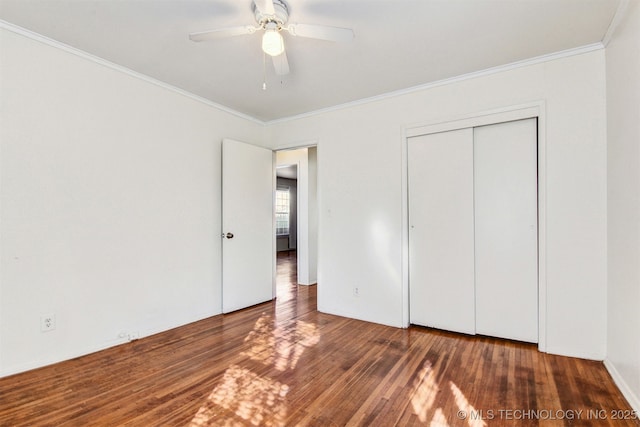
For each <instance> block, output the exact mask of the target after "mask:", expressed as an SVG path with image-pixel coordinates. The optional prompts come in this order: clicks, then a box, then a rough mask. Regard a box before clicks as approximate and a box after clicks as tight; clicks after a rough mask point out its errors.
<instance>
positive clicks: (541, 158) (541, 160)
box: [401, 100, 547, 352]
mask: <svg viewBox="0 0 640 427" xmlns="http://www.w3.org/2000/svg"><path fill="white" fill-rule="evenodd" d="M529 118H537V119H538V144H537V148H538V350H540V351H542V352H546V348H547V329H546V327H547V275H546V246H547V245H546V236H547V227H546V198H547V197H546V194H547V190H546V188H547V187H546V183H547V178H546V103H545V101H544V100H537V101H532V102H529V103H525V104H517V105H510V106H506V107H502V108H497V109H492V110H485V111H480V112H475V113H469V114H465V115H460V116H455V117H445V118H442V119H435V120H431V121H428V122H423V123H416V124H412V125H407V126H405V127H404V128H403V129H402V319H401V324H402V325H403V326H404V327H405V328H406V327H408V326H409V297H410V296H409V185H408V182H409V175H408V174H409V159H408V149H409V145H408V144H409V139H410V138H413V137H416V136H421V135H428V134H433V133H440V132H447V131H451V130H457V129H464V128H469V127H477V126H483V125H489V124H498V123H503V122H509V121H513V120H521V119H529Z"/></svg>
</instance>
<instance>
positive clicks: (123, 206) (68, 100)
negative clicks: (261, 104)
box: [0, 29, 264, 375]
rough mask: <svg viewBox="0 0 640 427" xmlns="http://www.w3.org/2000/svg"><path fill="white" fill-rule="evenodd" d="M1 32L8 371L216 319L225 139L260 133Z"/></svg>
mask: <svg viewBox="0 0 640 427" xmlns="http://www.w3.org/2000/svg"><path fill="white" fill-rule="evenodd" d="M0 31H1V32H0V37H1V39H0V42H1V43H2V49H0V55H1V56H0V61H1V63H2V67H1V68H2V71H1V72H2V75H1V78H0V85H1V86H0V90H1V97H0V98H1V100H2V101H1V102H2V105H1V107H2V126H1V127H0V150H1V151H0V152H1V158H0V182H1V194H0V203H1V207H0V216H1V218H2V222H1V226H0V236H1V241H0V251H1V252H0V258H1V264H0V375H7V374H10V373H14V372H18V371H22V370H26V369H29V368H32V367H36V366H41V365H44V364H47V363H51V362H55V361H59V360H63V359H68V358H71V357H75V356H78V355H80V354H84V353H87V352H91V351H94V350H97V349H101V348H104V347H108V346H111V345H115V344H118V343H121V342H124V341H125V340H126V339H125V338H122V337H120V336H119V335H120V334H121V333H123V332H124V333H130V332H138V333H140V334H141V335H143V336H144V335H146V334H150V333H153V332H157V331H161V330H165V329H169V328H172V327H175V326H178V325H181V324H185V323H188V322H192V321H195V320H198V319H201V318H204V317H207V316H211V315H214V314H217V313H220V311H221V298H220V297H221V283H220V280H221V271H220V256H221V254H220V249H221V245H220V239H219V232H220V221H221V219H220V162H221V159H220V151H221V150H220V142H221V140H222V138H223V137H230V138H234V139H239V140H245V141H248V142H251V141H253V142H260V140H261V138H263V135H264V127H263V126H262V125H259V124H256V123H254V122H252V121H249V120H246V119H244V118H241V117H237V116H234V115H231V114H229V113H226V112H224V111H222V110H220V109H216V108H214V107H212V106H210V105H206V104H204V103H201V102H198V101H195V100H193V99H191V98H188V97H186V96H183V95H180V94H178V93H176V92H172V91H170V90H167V89H165V88H162V87H160V86H157V85H155V84H152V83H149V82H147V81H143V80H141V79H139V78H136V77H133V76H131V75H128V74H126V73H123V72H121V71H117V70H114V69H112V68H109V67H106V66H104V65H100V64H98V63H96V62H94V61H91V60H88V59H86V58H85V57H82V56H78V55H75V54H72V53H69V52H67V51H65V50H61V49H58V48H55V47H52V46H50V45H47V44H43V43H40V42H39V41H35V40H33V39H30V38H27V37H25V36H22V35H19V34H16V33H14V32H11V31H8V30H4V29H2V30H0ZM46 314H55V316H56V320H57V328H56V329H55V330H54V331H50V332H46V333H43V332H41V331H40V316H41V315H46Z"/></svg>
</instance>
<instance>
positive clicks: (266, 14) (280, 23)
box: [189, 0, 354, 75]
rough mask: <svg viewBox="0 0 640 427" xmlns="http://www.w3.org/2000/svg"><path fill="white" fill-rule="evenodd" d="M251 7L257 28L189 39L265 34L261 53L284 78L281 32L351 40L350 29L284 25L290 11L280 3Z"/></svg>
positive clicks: (267, 0) (259, 1) (257, 2)
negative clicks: (264, 54)
mask: <svg viewBox="0 0 640 427" xmlns="http://www.w3.org/2000/svg"><path fill="white" fill-rule="evenodd" d="M251 7H252V10H253V14H254V16H255V20H256V25H243V26H239V27H229V28H219V29H215V30H208V31H201V32H197V33H191V34H189V39H191V40H192V41H194V42H201V41H207V40H216V39H221V38H226V37H233V36H241V35H245V34H253V33H255V32H256V31H264V34H263V35H262V50H263V51H264V53H266V54H267V55H270V56H272V57H273V66H274V68H275V71H276V74H278V75H285V74H288V73H289V62H288V61H287V54H286V52H285V49H284V39H283V38H282V34H281V32H282V31H283V30H284V31H286V32H288V33H289V34H291V35H292V36H298V37H308V38H312V39H319V40H328V41H334V42H346V41H351V40H352V39H353V37H354V34H353V30H351V29H350V28H339V27H330V26H326V25H312V24H287V22H288V20H289V8H288V7H287V4H286V3H285V2H284V1H283V0H253V2H252V6H251Z"/></svg>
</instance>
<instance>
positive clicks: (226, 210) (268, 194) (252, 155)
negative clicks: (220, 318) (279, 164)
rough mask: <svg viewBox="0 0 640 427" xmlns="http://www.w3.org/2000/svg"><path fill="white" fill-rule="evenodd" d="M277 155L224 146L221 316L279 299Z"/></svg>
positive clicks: (224, 143) (238, 145)
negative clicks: (276, 294) (276, 288)
mask: <svg viewBox="0 0 640 427" xmlns="http://www.w3.org/2000/svg"><path fill="white" fill-rule="evenodd" d="M273 158H274V154H273V152H272V151H271V150H267V149H265V148H261V147H257V146H254V145H249V144H245V143H242V142H238V141H232V140H224V141H222V236H223V237H222V311H223V312H224V313H228V312H231V311H234V310H238V309H241V308H244V307H249V306H251V305H255V304H258V303H261V302H264V301H268V300H271V299H273V297H274V277H275V272H274V269H275V258H274V257H275V255H274V254H275V246H274V245H275V240H274V239H275V230H274V213H273V212H274V210H273V203H274V193H273V191H274V183H275V172H274V171H275V169H274V166H273V160H274V159H273Z"/></svg>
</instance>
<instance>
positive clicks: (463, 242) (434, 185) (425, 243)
mask: <svg viewBox="0 0 640 427" xmlns="http://www.w3.org/2000/svg"><path fill="white" fill-rule="evenodd" d="M408 161H409V165H408V166H409V167H408V170H409V264H410V267H409V272H410V273H409V292H410V306H409V309H410V321H411V323H414V324H417V325H423V326H431V327H435V328H440V329H446V330H450V331H457V332H463V333H468V334H473V333H475V311H474V305H475V302H474V269H473V262H474V259H473V130H472V129H470V128H469V129H461V130H456V131H451V132H444V133H438V134H430V135H422V136H419V137H415V138H411V139H410V140H409V143H408Z"/></svg>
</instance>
